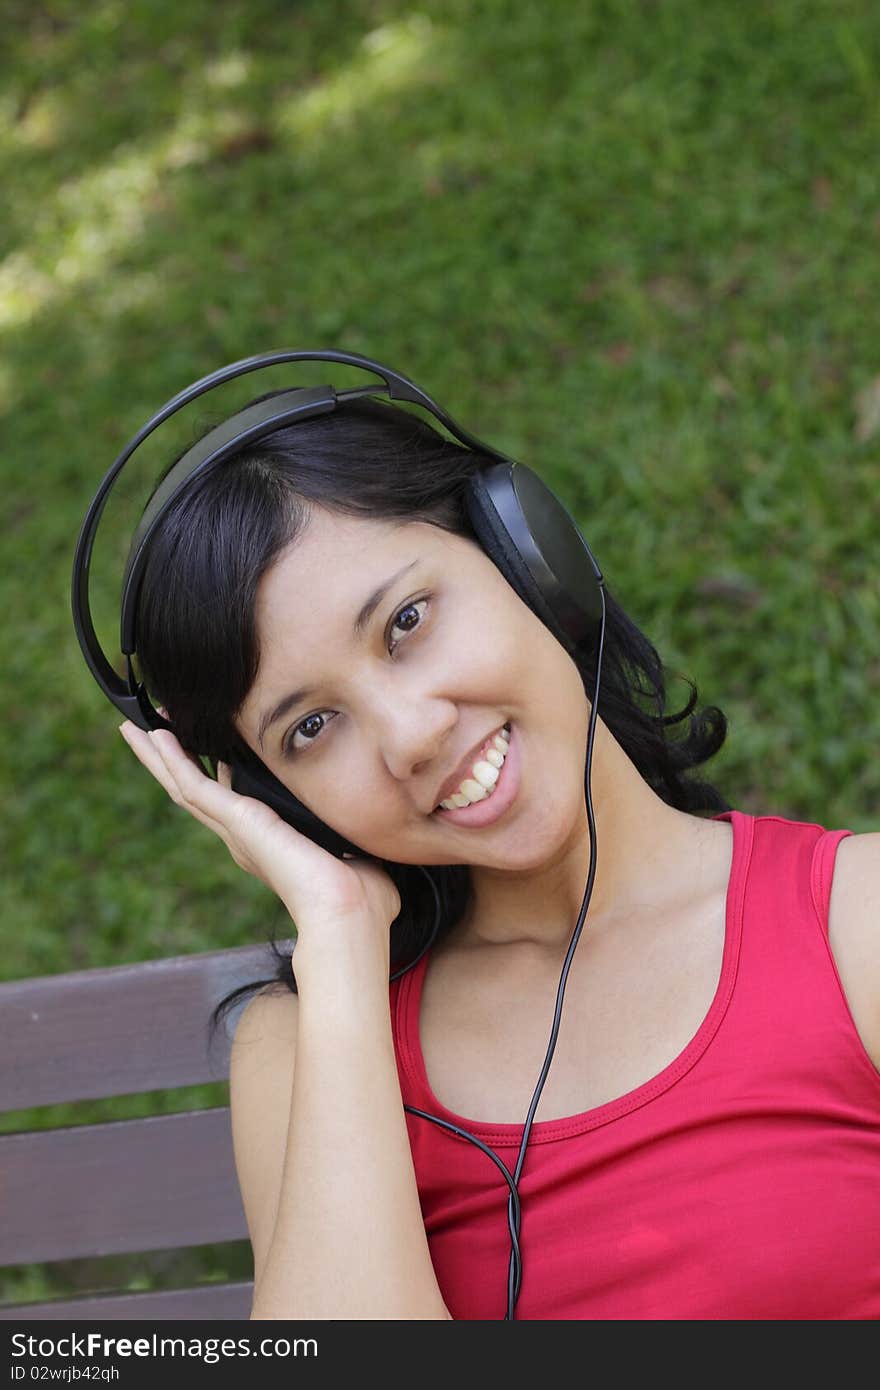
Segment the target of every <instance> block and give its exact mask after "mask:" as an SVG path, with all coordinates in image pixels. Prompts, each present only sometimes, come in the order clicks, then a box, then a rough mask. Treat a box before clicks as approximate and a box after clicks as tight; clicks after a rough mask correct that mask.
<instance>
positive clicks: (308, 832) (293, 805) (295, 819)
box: [229, 757, 364, 859]
mask: <svg viewBox="0 0 880 1390" xmlns="http://www.w3.org/2000/svg"><path fill="white" fill-rule="evenodd" d="M229 771H230V775H231V786H232V790H233V791H234V792H238V794H239V795H240V796H251V797H253V798H254V799H255V800H256V801H262V802H264V803H265V804H266V805H267V806H271V808H272V810H273V811H274V812H275V814H276V815H278V816H280V817H281V819H282V820H283V821H285V822H286V823H287V824H288V825H290V826H292V827H293V829H294V830H298V831H299V833H300V834H301V835H305V836H306V837H307V838H308V839H310V840H313V841H314V842H315V844H316V845H320V846H321V848H322V849H326V850H327V851H328V852H329V853H330V854H333V855H335V857H336V858H337V859H341V858H342V856H343V855H344V854H353V855H356V856H357V857H358V858H363V857H364V851H363V850H362V849H359V848H358V846H357V845H353V844H352V843H351V842H350V841H349V840H346V839H345V837H344V836H342V835H339V834H337V832H336V831H335V830H331V828H330V826H329V825H325V823H324V821H322V820H319V819H318V817H317V816H316V815H314V814H313V813H312V812H311V811H310V810H309V809H308V807H307V806H304V805H303V803H302V802H301V801H299V800H297V798H296V797H295V796H294V795H293V793H292V792H291V791H289V790H288V788H287V787H285V785H284V783H283V782H280V781H279V780H278V778H277V777H275V776H274V775H273V774H272V773H271V772H270V771H269V769H268V768H267V767H266V766H265V765H264V764H263V763H260V762H259V761H258V760H257V759H256V758H254V761H253V762H246V761H245V760H244V759H243V758H236V757H233V758H232V759H231V760H230V763H229Z"/></svg>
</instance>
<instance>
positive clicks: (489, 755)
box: [440, 727, 510, 811]
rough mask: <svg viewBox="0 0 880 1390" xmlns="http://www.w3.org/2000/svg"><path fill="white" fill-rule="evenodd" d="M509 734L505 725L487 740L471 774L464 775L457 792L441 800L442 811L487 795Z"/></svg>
mask: <svg viewBox="0 0 880 1390" xmlns="http://www.w3.org/2000/svg"><path fill="white" fill-rule="evenodd" d="M509 737H510V736H509V734H508V733H507V729H506V727H505V728H504V729H502V730H501V731H500V733H497V734H496V735H495V736H494V738H492V739H491V740H490V741H489V746H488V748H487V749H486V752H485V755H484V756H483V757H482V758H478V759H477V761H476V762H475V763H474V765H473V767H472V768H471V774H472V775H471V776H470V777H465V779H464V781H463V782H462V783H461V785H460V787H459V788H458V791H457V792H453V793H452V796H449V797H447V798H446V800H445V801H441V802H440V805H441V806H442V807H443V809H444V811H452V810H454V809H455V808H456V807H457V806H469V805H470V804H471V802H473V801H482V800H483V798H484V797H486V796H488V795H489V793H490V792H491V790H492V788H493V787H494V786H495V783H496V782H497V781H498V777H499V774H500V772H501V769H502V767H503V766H504V758H505V755H506V753H507V745H508V741H509Z"/></svg>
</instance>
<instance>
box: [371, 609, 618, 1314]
mask: <svg viewBox="0 0 880 1390" xmlns="http://www.w3.org/2000/svg"><path fill="white" fill-rule="evenodd" d="M599 591H600V594H601V597H602V620H601V625H600V628H599V644H598V649H597V656H596V685H595V689H594V691H593V703H592V707H591V709H590V720H589V727H588V733H587V761H586V777H585V781H586V798H587V800H586V804H587V824H588V827H589V832H590V872H589V874H588V876H587V886H586V889H585V891H584V898H583V902H582V903H581V909H580V912H579V913H578V919H577V922H576V924H575V928H574V932H573V933H572V937H571V941H570V942H569V946H568V950H567V952H566V955H565V960H564V962H563V965H562V973H561V975H560V977H559V986H558V989H557V993H556V1008H555V1011H554V1015H553V1027H552V1030H551V1033H550V1042H549V1044H548V1047H547V1053H546V1056H545V1057H544V1064H543V1066H542V1067H541V1074H540V1076H539V1078H538V1083H537V1085H536V1087H535V1093H534V1095H533V1096H532V1100H531V1104H530V1105H529V1110H528V1115H527V1117H526V1122H525V1126H524V1128H523V1136H522V1142H521V1144H520V1149H519V1155H518V1157H517V1162H516V1168H515V1170H514V1172H513V1174H511V1172H510V1170H509V1168H508V1167H507V1164H506V1163H505V1162H504V1161H503V1159H501V1158H500V1157H499V1156H498V1154H496V1153H495V1152H494V1150H493V1149H490V1148H489V1146H488V1145H487V1144H484V1143H483V1142H482V1140H480V1139H477V1138H476V1136H475V1135H473V1134H469V1133H468V1131H467V1130H466V1129H462V1128H461V1127H460V1126H459V1125H455V1124H452V1123H450V1121H448V1120H441V1119H440V1118H439V1116H437V1115H429V1114H428V1112H427V1111H426V1110H418V1109H416V1107H415V1106H414V1105H404V1107H403V1108H404V1110H406V1111H408V1112H409V1114H410V1115H418V1116H419V1117H420V1119H423V1120H429V1121H430V1122H431V1123H432V1124H435V1125H440V1126H441V1127H442V1128H443V1129H447V1130H450V1131H451V1132H452V1133H453V1134H457V1135H459V1137H460V1138H462V1139H467V1140H468V1142H469V1143H471V1144H475V1145H476V1147H477V1148H478V1149H480V1150H481V1152H482V1153H484V1154H486V1156H487V1158H491V1160H492V1162H493V1163H494V1164H495V1165H496V1167H497V1168H498V1169H499V1170H500V1171H501V1173H502V1175H503V1177H504V1180H505V1182H506V1183H507V1185H508V1187H509V1189H510V1193H509V1196H508V1200H507V1224H508V1227H509V1229H510V1262H509V1265H508V1271H507V1313H506V1314H505V1317H504V1319H503V1321H505V1322H511V1321H513V1319H514V1311H515V1308H516V1304H517V1300H518V1299H519V1292H520V1288H521V1287H522V1251H521V1249H520V1243H519V1236H520V1226H521V1219H522V1208H521V1205H520V1198H519V1187H518V1184H519V1180H520V1176H521V1174H522V1170H523V1164H524V1162H525V1155H526V1148H527V1147H528V1142H529V1135H530V1133H531V1128H532V1121H533V1120H534V1117H535V1111H536V1110H537V1108H538V1101H539V1099H540V1097H541V1092H542V1090H543V1089H544V1082H545V1081H546V1079H547V1073H548V1072H549V1070H550V1062H551V1061H552V1058H553V1052H554V1050H555V1048H556V1039H557V1036H558V1033H559V1024H560V1021H561V1019H562V1000H563V996H564V994H565V985H566V982H567V980H568V972H569V970H570V968H571V962H572V960H573V958H574V952H575V948H576V946H577V944H578V941H579V940H580V935H581V931H582V930H583V925H584V921H585V919H586V915H587V908H588V907H589V905H590V898H591V897H592V894H593V883H594V881H595V878H596V817H595V812H594V810H593V798H592V793H591V785H590V784H591V774H592V766H593V743H594V740H595V733H596V714H597V710H598V703H599V684H600V681H601V678H602V649H603V647H604V644H605V590H604V585H600V589H599ZM419 867H420V868H422V866H421V865H420V866H419ZM423 872H424V874H425V877H426V878H427V879H428V882H429V883H430V885H431V888H432V889H433V892H434V898H435V901H436V905H437V916H436V920H435V922H434V930H433V931H432V932H431V935H430V937H429V938H428V941H427V942H426V943H425V945H424V946H423V947H422V949H421V950H420V951H419V953H418V955H417V956H416V958H415V960H413V961H410V963H409V964H408V965H406V966H404V968H403V969H402V970H398V971H396V972H395V973H394V974H393V975H392V976H391V977H390V978H391V980H396V979H398V977H399V976H400V975H403V974H405V973H406V971H408V970H412V968H413V966H414V965H416V964H417V962H418V961H420V960H421V958H422V956H423V955H424V954H425V952H426V951H428V950H429V949H430V947H431V946H432V944H433V942H434V938H435V936H436V935H437V930H438V928H439V925H440V899H439V895H438V893H437V886H436V884H435V883H434V881H433V879H432V878H431V876H430V874H429V873H428V872H427V870H426V869H423Z"/></svg>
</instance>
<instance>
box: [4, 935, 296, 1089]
mask: <svg viewBox="0 0 880 1390" xmlns="http://www.w3.org/2000/svg"><path fill="white" fill-rule="evenodd" d="M277 944H278V945H279V946H282V947H284V948H285V949H287V950H290V949H292V943H291V942H290V941H286V942H279V943H277ZM272 963H273V957H272V956H271V954H270V952H269V948H268V946H267V945H266V944H265V943H264V944H261V945H258V946H242V947H235V948H233V949H231V950H224V951H206V952H202V953H200V954H195V955H191V956H172V957H168V958H166V959H164V960H155V961H140V962H138V963H136V964H134V965H116V966H109V967H107V968H103V969H97V970H79V971H71V972H70V973H69V974H66V975H43V976H38V977H35V978H32V979H26V980H11V981H5V982H3V983H0V1055H2V1057H3V1067H2V1072H0V1111H9V1110H25V1109H30V1108H31V1107H36V1106H40V1105H54V1104H56V1103H58V1102H61V1101H76V1100H92V1099H96V1098H98V1097H101V1096H120V1095H132V1094H135V1093H139V1092H142V1091H158V1090H164V1089H173V1088H175V1087H179V1086H193V1085H199V1084H201V1083H203V1082H210V1081H222V1080H225V1079H226V1078H227V1077H228V1075H229V1051H230V1037H231V1036H232V1034H233V1033H234V1030H235V1021H236V1018H237V1013H238V1011H239V1010H240V1009H241V1008H243V1007H244V1002H245V1001H242V1002H241V1004H239V1005H237V1006H236V1009H235V1011H234V1012H233V1013H232V1014H231V1015H228V1016H227V1019H226V1023H225V1028H224V1027H223V1026H221V1028H220V1029H219V1030H218V1032H217V1035H216V1038H215V1042H214V1046H213V1047H212V1048H211V1049H210V1050H209V1047H208V1032H207V1029H208V1020H209V1016H210V1013H211V1010H212V1009H213V1008H214V1007H215V1005H217V1004H218V1003H219V1002H220V1000H221V999H222V998H223V996H224V995H225V994H227V993H228V992H229V991H230V990H232V989H234V988H235V987H236V986H237V985H240V984H245V983H246V982H249V981H251V980H259V979H269V978H271V977H273V976H274V970H273V964H272ZM247 998H250V996H247Z"/></svg>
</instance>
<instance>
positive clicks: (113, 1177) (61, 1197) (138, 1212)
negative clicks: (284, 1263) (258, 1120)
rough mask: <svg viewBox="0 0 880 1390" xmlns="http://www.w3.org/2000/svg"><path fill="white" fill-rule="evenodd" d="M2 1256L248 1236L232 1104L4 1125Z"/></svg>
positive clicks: (88, 1252) (35, 1257)
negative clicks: (39, 1125) (62, 1125)
mask: <svg viewBox="0 0 880 1390" xmlns="http://www.w3.org/2000/svg"><path fill="white" fill-rule="evenodd" d="M0 1193H2V1204H3V1220H2V1222H0V1265H10V1264H27V1263H30V1262H39V1261H44V1260H64V1259H77V1258H80V1257H86V1256H97V1255H113V1254H120V1253H122V1252H125V1251H144V1250H164V1249H178V1248H180V1247H181V1246H190V1245H208V1244H214V1243H218V1242H220V1241H227V1240H240V1239H246V1238H247V1236H248V1230H247V1223H246V1221H245V1215H244V1209H243V1207H242V1204H241V1195H240V1193H239V1189H238V1180H237V1176H236V1172H235V1159H234V1154H233V1148H232V1131H231V1128H230V1120H229V1107H228V1106H218V1107H217V1108H215V1109H212V1110H191V1111H186V1112H183V1113H180V1114H177V1115H156V1116H151V1117H149V1118H147V1119H139V1120H117V1121H113V1122H111V1123H109V1124H95V1125H82V1126H78V1127H71V1128H69V1129H56V1130H42V1131H33V1132H26V1133H22V1134H6V1135H0Z"/></svg>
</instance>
